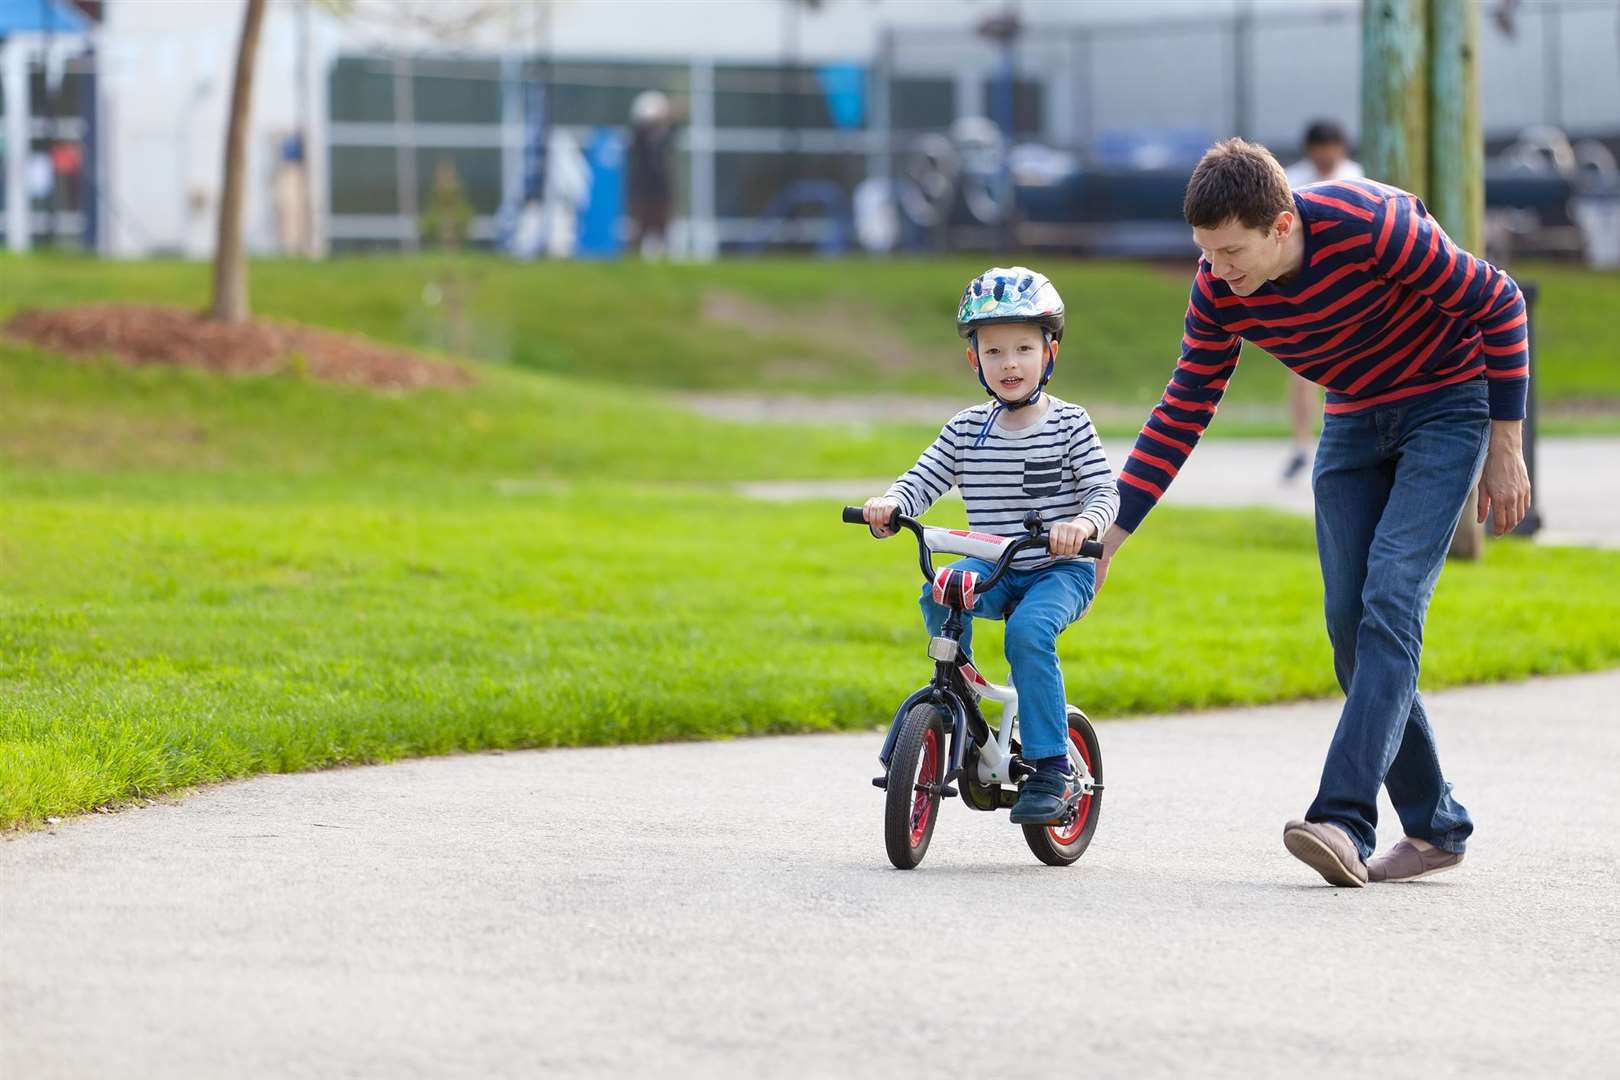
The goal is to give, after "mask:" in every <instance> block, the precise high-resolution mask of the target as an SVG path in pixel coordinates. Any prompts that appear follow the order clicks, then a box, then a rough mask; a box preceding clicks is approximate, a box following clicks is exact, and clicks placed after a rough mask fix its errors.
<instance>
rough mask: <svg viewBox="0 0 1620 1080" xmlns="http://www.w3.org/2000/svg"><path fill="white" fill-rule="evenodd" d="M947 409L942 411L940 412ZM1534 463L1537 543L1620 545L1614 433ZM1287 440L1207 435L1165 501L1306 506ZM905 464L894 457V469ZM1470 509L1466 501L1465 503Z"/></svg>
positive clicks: (875, 488) (781, 493) (823, 492)
mask: <svg viewBox="0 0 1620 1080" xmlns="http://www.w3.org/2000/svg"><path fill="white" fill-rule="evenodd" d="M946 415H948V414H946ZM1107 446H1108V460H1109V462H1110V463H1111V464H1112V465H1113V467H1114V471H1115V472H1116V473H1117V472H1118V471H1119V470H1120V467H1121V466H1123V465H1124V463H1125V457H1126V455H1127V454H1129V453H1130V450H1131V445H1130V441H1129V440H1125V439H1112V440H1109V441H1108V443H1107ZM1537 453H1538V454H1539V455H1540V457H1539V459H1538V460H1537V463H1536V490H1535V499H1536V509H1537V511H1538V512H1539V513H1540V514H1541V516H1542V521H1543V528H1542V531H1541V532H1540V533H1538V534H1537V535H1536V539H1537V540H1538V541H1540V542H1542V543H1551V544H1582V545H1586V546H1592V547H1617V546H1620V439H1615V438H1546V439H1542V440H1541V442H1540V445H1539V447H1538V450H1537ZM1289 454H1290V444H1289V443H1288V441H1287V440H1286V439H1225V438H1219V437H1216V438H1210V439H1206V440H1204V441H1203V442H1202V443H1200V444H1199V446H1198V451H1197V453H1195V454H1193V456H1192V457H1190V458H1188V459H1187V465H1186V467H1185V468H1183V469H1182V470H1181V472H1180V473H1179V474H1178V475H1177V476H1176V482H1175V483H1174V484H1171V485H1170V488H1169V490H1167V491H1166V492H1165V497H1164V501H1165V503H1166V504H1167V505H1170V506H1215V507H1238V506H1266V507H1270V508H1272V509H1274V510H1285V511H1290V512H1293V513H1298V514H1309V513H1311V510H1312V505H1313V504H1312V500H1311V478H1310V475H1309V474H1308V473H1305V474H1302V475H1300V476H1299V477H1298V478H1297V479H1296V480H1294V481H1293V482H1291V483H1284V482H1282V479H1281V478H1282V468H1283V463H1284V462H1286V461H1287V460H1288V456H1289ZM906 464H909V463H896V465H895V471H896V472H897V473H898V472H899V471H900V470H901V469H902V468H904V467H905V465H906ZM892 480H893V477H884V478H877V477H873V478H869V479H865V480H862V479H859V478H855V479H849V480H789V481H780V480H778V481H767V482H761V483H751V484H739V485H738V490H740V491H741V492H742V493H743V494H745V495H751V496H753V497H755V498H760V499H769V500H793V499H821V500H823V501H824V502H827V503H834V504H836V503H839V502H853V503H855V504H857V505H858V504H860V503H861V502H863V501H865V499H866V498H867V496H869V495H875V494H881V493H882V492H884V491H886V490H888V487H889V484H890V482H891V481H892ZM1470 509H1472V507H1470Z"/></svg>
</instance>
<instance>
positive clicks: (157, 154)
mask: <svg viewBox="0 0 1620 1080" xmlns="http://www.w3.org/2000/svg"><path fill="white" fill-rule="evenodd" d="M1484 7H1485V11H1486V13H1487V18H1486V19H1485V20H1484V29H1483V33H1482V40H1481V52H1482V55H1481V67H1482V71H1483V73H1484V75H1483V101H1482V108H1483V118H1484V126H1485V132H1486V137H1487V143H1488V151H1489V154H1490V160H1491V165H1490V168H1489V170H1488V175H1487V200H1488V204H1489V207H1490V209H1491V228H1490V230H1489V231H1490V246H1491V247H1492V248H1493V249H1495V250H1496V252H1497V253H1498V254H1503V253H1504V251H1503V249H1504V248H1513V249H1516V250H1522V251H1533V252H1536V253H1543V254H1565V255H1577V254H1580V253H1583V252H1584V253H1586V254H1587V255H1589V256H1591V257H1594V258H1596V259H1599V260H1602V259H1605V258H1612V259H1616V260H1620V210H1617V209H1616V208H1617V207H1620V187H1617V181H1616V170H1615V161H1614V159H1615V153H1616V151H1617V150H1620V4H1617V3H1616V0H1544V2H1529V0H1526V2H1518V3H1516V2H1512V0H1489V2H1487V3H1486V4H1485V5H1484ZM671 8H673V9H680V8H682V5H678V4H673V5H653V4H647V3H643V2H638V0H593V2H591V3H586V2H584V0H554V2H550V3H496V4H490V3H483V2H481V0H463V2H461V3H455V2H451V0H443V2H438V0H425V2H422V3H413V4H410V5H403V4H398V3H390V2H389V0H355V2H348V3H344V2H340V0H328V2H324V3H323V2H317V0H273V2H272V5H271V14H270V17H269V19H268V20H267V29H266V46H265V50H264V55H263V57H262V59H261V65H262V66H261V76H260V79H261V83H260V85H261V86H262V87H263V88H264V89H262V90H261V91H260V93H259V94H258V95H257V98H256V100H255V108H254V121H253V126H252V137H251V140H250V157H251V161H252V166H251V182H250V185H249V203H248V206H249V213H248V220H247V230H248V242H249V246H250V249H252V250H255V251H257V252H260V253H269V252H275V251H283V252H290V253H300V252H307V253H312V254H321V253H325V252H329V251H339V252H341V251H350V250H375V249H388V250H412V249H415V248H416V247H417V246H418V245H419V244H420V243H421V242H422V236H423V233H422V227H421V219H422V217H423V214H424V212H425V208H426V206H427V204H428V203H429V201H430V196H431V190H432V188H433V185H434V183H435V182H436V181H435V178H436V177H437V176H439V175H441V174H442V172H443V170H444V167H445V166H446V165H447V164H448V166H449V167H450V168H451V169H453V171H454V175H455V177H456V178H457V179H458V180H459V184H460V188H461V191H462V192H463V193H464V196H465V199H466V201H467V203H468V204H469V206H470V211H471V216H470V228H469V242H470V243H472V244H473V245H475V246H487V247H504V248H508V249H513V248H515V247H519V246H521V242H520V238H521V234H522V227H521V220H520V219H521V215H522V211H523V208H524V207H525V206H526V205H531V204H533V203H535V202H537V201H539V200H542V199H545V198H549V197H551V196H552V195H554V194H555V188H556V187H557V186H558V185H557V183H556V179H557V177H558V176H560V175H562V174H563V173H564V172H565V171H566V170H567V169H572V170H573V171H575V172H578V173H579V174H580V177H581V181H580V183H579V184H577V185H576V187H577V188H578V190H576V191H573V192H571V193H565V194H568V195H569V201H568V203H567V208H566V213H568V214H570V215H574V216H575V217H577V220H576V221H574V222H572V223H571V230H570V238H569V242H568V243H567V244H566V245H563V246H561V247H558V246H557V245H555V244H553V245H551V246H550V247H549V248H548V250H552V251H554V252H557V251H561V252H563V253H578V254H586V255H613V254H616V253H618V252H620V251H622V250H623V249H624V247H625V244H626V240H627V233H628V224H627V222H626V220H625V218H626V213H627V209H628V206H627V203H628V199H627V194H626V178H625V170H626V148H627V144H628V139H629V129H628V124H629V118H630V112H631V108H632V105H633V103H634V102H635V101H636V99H637V98H638V96H639V95H641V94H643V93H644V92H645V91H648V90H657V91H660V92H662V93H663V94H664V95H665V96H666V97H667V98H668V100H669V101H670V102H671V103H672V108H673V119H674V124H675V127H674V131H675V135H674V139H673V141H672V150H671V153H672V160H671V172H672V178H673V192H672V205H671V207H670V218H671V220H670V229H669V236H668V241H669V249H670V250H671V251H673V252H674V253H675V254H678V255H682V256H686V257H695V258H707V257H712V256H715V255H717V254H723V253H728V252H743V251H759V250H822V251H828V252H839V251H846V250H851V249H860V248H865V249H868V250H879V251H884V250H893V249H897V248H898V249H906V248H910V249H919V248H922V249H929V250H937V249H961V248H985V247H994V246H1001V245H1004V244H1013V245H1016V246H1018V247H1024V248H1048V249H1055V250H1065V251H1074V252H1081V253H1102V254H1145V255H1181V254H1184V253H1186V252H1187V251H1188V250H1189V249H1188V247H1187V243H1188V242H1187V239H1186V236H1185V229H1184V228H1183V227H1182V225H1181V223H1180V220H1179V205H1180V194H1181V189H1182V186H1183V185H1184V183H1185V177H1186V174H1187V171H1188V169H1189V168H1190V166H1191V164H1192V162H1193V161H1195V160H1196V158H1197V156H1198V154H1199V153H1201V152H1202V150H1203V149H1204V148H1205V147H1206V146H1208V145H1209V144H1210V143H1211V142H1213V141H1214V140H1215V139H1217V138H1220V137H1223V136H1225V135H1228V134H1233V133H1238V134H1244V135H1247V136H1250V137H1253V138H1258V139H1261V140H1263V141H1265V142H1266V143H1268V145H1271V146H1272V147H1273V148H1274V149H1276V150H1277V151H1278V153H1279V156H1281V157H1282V158H1283V159H1284V161H1285V162H1286V161H1289V160H1293V159H1294V158H1295V157H1297V154H1296V149H1297V144H1298V141H1299V136H1300V133H1301V132H1302V130H1303V129H1304V127H1305V125H1306V124H1307V123H1308V122H1309V121H1311V120H1313V119H1316V118H1320V117H1327V118H1333V119H1336V120H1339V121H1341V122H1342V123H1343V124H1344V125H1345V127H1346V128H1347V129H1348V130H1349V132H1350V134H1351V137H1352V139H1353V138H1354V137H1355V135H1356V129H1357V127H1358V119H1359V118H1358V116H1357V103H1358V100H1359V92H1358V86H1359V78H1360V44H1361V43H1360V4H1359V3H1358V2H1356V0H1322V2H1313V0H1300V2H1286V0H1281V2H1274V3H1253V2H1244V0H1228V2H1225V3H1220V2H1211V3H1205V4H1185V3H1178V2H1173V0H1166V2H1162V3H1152V4H1146V3H1142V4H1058V3H1043V2H1037V0H1026V2H1024V3H1021V4H1020V3H991V2H978V3H974V2H971V0H951V2H946V3H941V4H938V5H930V6H929V8H928V9H927V10H926V11H925V10H924V9H923V8H922V7H921V6H918V5H908V4H904V3H899V2H896V0H877V2H871V0H859V2H857V0H821V2H808V0H779V2H774V3H764V2H762V3H758V4H749V5H730V6H729V7H722V8H718V9H716V8H712V7H711V8H709V9H706V10H708V11H709V12H710V13H711V17H710V18H707V19H705V20H698V21H700V22H703V23H704V25H698V26H693V25H690V23H691V21H692V20H674V21H672V20H671V18H670V16H669V14H668V12H669V9H671ZM660 9H663V10H660ZM434 11H437V12H439V13H440V14H439V16H438V17H437V18H435V17H432V15H431V13H432V12H434ZM717 11H718V12H722V13H724V14H725V15H726V17H723V18H716V17H712V15H713V13H715V12H717ZM423 12H428V13H429V15H423ZM239 19H240V10H239V5H237V4H232V3H187V2H181V0H107V2H105V3H68V2H67V0H0V35H3V37H4V41H3V44H0V75H3V78H0V113H3V115H4V121H3V125H0V130H3V132H4V142H3V147H0V157H3V159H4V167H3V168H0V176H3V177H4V181H3V185H4V189H5V205H6V211H7V212H6V214H5V215H4V216H3V218H0V221H3V231H4V235H5V238H6V242H7V243H8V245H9V246H11V247H12V248H13V249H20V248H24V247H30V246H71V247H76V248H84V249H89V250H93V251H97V252H102V253H105V254H110V255H116V256H124V257H132V256H145V255H155V254H178V255H183V256H191V257H202V256H205V255H207V254H208V253H209V251H210V250H211V245H212V231H211V230H212V222H213V218H214V214H215V211H216V208H217V198H218V190H217V189H218V175H219V157H220V152H221V150H220V137H221V135H220V133H221V132H222V130H223V123H222V122H221V117H222V116H223V108H224V101H225V99H226V97H227V96H228V93H227V92H228V88H229V63H230V60H231V57H232V47H233V44H234V37H235V34H236V33H237V31H238V23H239ZM24 147H26V151H23V150H22V149H21V148H24ZM13 148H17V150H16V151H15V152H14V150H13ZM565 157H566V159H567V160H566V161H565V160H564V158H565ZM548 180H549V181H552V189H553V190H552V191H551V192H549V193H548V188H547V183H548ZM1611 234H1612V236H1611ZM531 249H532V246H531ZM1611 250H1612V254H1611Z"/></svg>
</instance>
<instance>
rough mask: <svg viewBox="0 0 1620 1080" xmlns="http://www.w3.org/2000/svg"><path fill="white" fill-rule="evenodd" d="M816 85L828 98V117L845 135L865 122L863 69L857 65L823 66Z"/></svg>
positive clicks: (817, 73) (817, 76)
mask: <svg viewBox="0 0 1620 1080" xmlns="http://www.w3.org/2000/svg"><path fill="white" fill-rule="evenodd" d="M816 81H817V82H819V83H820V84H821V92H822V94H823V95H825V96H826V98H827V115H829V116H831V117H832V122H833V123H834V124H837V125H838V126H839V127H841V128H843V129H844V130H846V131H853V130H856V129H858V128H859V127H860V126H861V125H862V124H864V123H865V122H866V68H864V67H862V66H861V65H860V64H822V65H821V66H820V67H818V68H817V69H816Z"/></svg>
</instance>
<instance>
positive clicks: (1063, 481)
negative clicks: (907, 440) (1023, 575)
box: [888, 395, 1119, 570]
mask: <svg viewBox="0 0 1620 1080" xmlns="http://www.w3.org/2000/svg"><path fill="white" fill-rule="evenodd" d="M1047 396H1048V398H1050V404H1049V406H1048V407H1047V411H1046V416H1045V417H1044V418H1043V419H1041V420H1040V421H1039V422H1037V423H1034V424H1031V425H1030V426H1029V427H1027V428H1023V429H1021V430H1018V431H1010V430H1008V429H1006V428H1004V427H1002V426H1001V425H1000V424H995V425H992V426H991V428H990V431H989V434H988V436H987V437H986V438H985V440H984V442H983V444H982V445H977V446H976V445H974V443H975V442H976V441H977V439H978V436H979V433H980V432H981V431H982V430H983V429H984V424H985V421H986V420H987V419H989V417H990V410H991V409H992V408H993V407H994V406H993V403H991V402H988V401H987V402H985V403H984V404H982V405H975V406H974V407H973V408H971V409H965V410H963V411H962V412H959V413H957V414H956V415H955V416H953V417H951V420H950V422H949V423H947V424H946V425H945V427H944V429H943V430H941V431H940V433H939V438H937V439H935V440H934V442H933V443H932V444H931V445H930V446H929V447H928V449H926V450H924V451H923V452H922V456H921V457H920V458H918V459H917V464H915V465H913V466H912V467H911V468H910V469H908V470H906V472H905V473H904V474H902V475H901V477H900V479H898V480H896V481H895V482H894V484H893V485H892V486H891V487H890V488H889V492H888V497H889V498H891V499H894V500H895V501H896V502H898V503H899V504H900V509H901V512H903V513H904V514H906V516H908V517H918V516H920V515H921V514H922V513H923V511H925V510H927V509H928V508H929V507H930V506H932V505H933V504H934V500H936V499H938V498H939V497H940V496H941V495H943V494H945V493H946V492H947V491H949V490H950V489H951V487H952V486H953V485H954V486H955V487H957V488H958V489H960V491H961V492H962V501H963V502H964V503H966V504H967V518H968V525H969V526H971V527H972V528H973V530H974V531H975V532H983V533H994V534H995V535H997V536H1022V535H1023V533H1024V515H1025V514H1026V513H1028V512H1029V511H1031V510H1036V511H1039V512H1040V515H1041V522H1042V523H1043V524H1044V525H1045V527H1046V528H1048V529H1050V528H1051V527H1052V526H1053V525H1055V524H1057V523H1058V522H1062V521H1073V520H1074V519H1075V518H1077V517H1082V516H1084V517H1086V518H1088V519H1090V520H1091V522H1092V523H1093V524H1094V525H1096V526H1097V533H1096V535H1098V536H1101V535H1102V534H1103V533H1104V532H1106V531H1107V529H1108V526H1109V525H1110V524H1112V523H1113V520H1114V515H1115V514H1116V513H1117V512H1118V510H1119V494H1118V491H1117V489H1116V488H1115V486H1114V470H1113V469H1112V468H1110V467H1109V465H1108V458H1107V457H1106V456H1105V455H1104V454H1103V447H1102V442H1101V440H1099V439H1098V438H1097V429H1096V428H1095V427H1093V426H1092V423H1091V417H1089V416H1087V415H1086V410H1084V409H1082V408H1081V407H1080V406H1078V405H1071V404H1070V403H1069V402H1067V401H1063V400H1061V399H1059V398H1055V397H1051V395H1047ZM1056 561H1057V560H1055V559H1053V558H1052V557H1051V556H1049V555H1047V554H1046V552H1045V551H1039V550H1031V551H1025V552H1021V553H1020V554H1019V555H1017V556H1016V557H1015V558H1014V560H1013V565H1014V566H1015V567H1017V568H1018V569H1022V570H1028V569H1033V568H1036V567H1040V566H1046V565H1048V564H1050V563H1052V562H1056Z"/></svg>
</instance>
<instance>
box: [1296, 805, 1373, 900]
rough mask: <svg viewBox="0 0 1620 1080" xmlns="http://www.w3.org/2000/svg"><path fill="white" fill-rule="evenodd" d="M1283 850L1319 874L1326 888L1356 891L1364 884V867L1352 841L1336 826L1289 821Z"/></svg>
mask: <svg viewBox="0 0 1620 1080" xmlns="http://www.w3.org/2000/svg"><path fill="white" fill-rule="evenodd" d="M1283 847H1285V848H1287V849H1288V853H1289V854H1290V855H1292V856H1293V857H1294V858H1296V859H1298V860H1299V861H1300V862H1302V863H1304V864H1305V865H1306V866H1308V867H1310V868H1311V869H1312V870H1315V871H1316V872H1317V873H1318V874H1321V875H1322V877H1323V879H1324V880H1326V881H1327V883H1328V884H1329V885H1342V886H1345V887H1347V888H1352V889H1359V888H1361V887H1362V886H1363V885H1365V884H1367V864H1366V863H1365V862H1362V860H1361V852H1360V851H1357V850H1356V845H1355V844H1354V843H1353V842H1352V841H1351V839H1350V834H1349V833H1347V832H1345V831H1344V830H1343V829H1341V828H1339V827H1338V826H1337V825H1329V824H1327V823H1325V822H1319V821H1290V822H1289V823H1288V824H1287V825H1285V826H1283Z"/></svg>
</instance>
